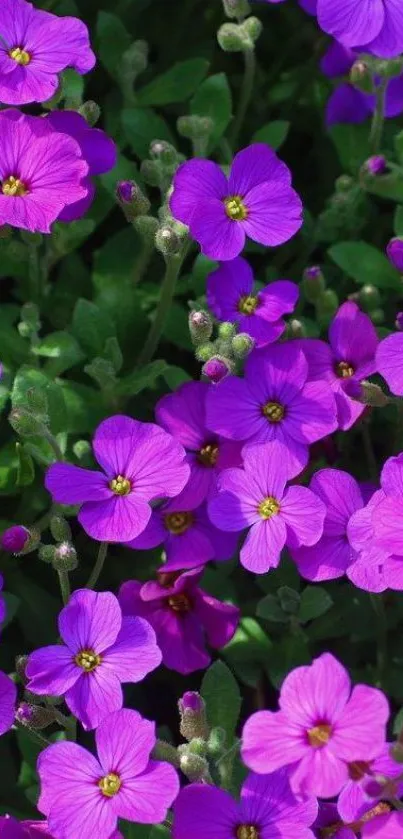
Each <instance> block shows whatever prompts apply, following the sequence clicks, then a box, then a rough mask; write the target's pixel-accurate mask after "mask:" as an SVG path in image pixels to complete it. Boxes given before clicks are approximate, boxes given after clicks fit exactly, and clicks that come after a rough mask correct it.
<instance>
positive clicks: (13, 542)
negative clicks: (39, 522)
mask: <svg viewBox="0 0 403 839" xmlns="http://www.w3.org/2000/svg"><path fill="white" fill-rule="evenodd" d="M30 536H31V534H30V532H29V530H27V528H26V527H23V525H22V524H14V525H13V527H8V528H7V530H5V531H4V533H2V536H1V547H2V550H3V551H7V553H11V554H19V553H21V551H23V550H24V548H25V546H26V544H27V542H28V540H29V539H30Z"/></svg>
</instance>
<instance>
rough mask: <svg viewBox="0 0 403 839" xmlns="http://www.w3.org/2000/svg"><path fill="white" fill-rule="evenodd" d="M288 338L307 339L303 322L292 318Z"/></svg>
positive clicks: (288, 326) (289, 323) (288, 327)
mask: <svg viewBox="0 0 403 839" xmlns="http://www.w3.org/2000/svg"><path fill="white" fill-rule="evenodd" d="M287 337H288V338H306V329H305V326H304V324H303V323H302V321H300V320H298V318H291V320H289V321H288V324H287Z"/></svg>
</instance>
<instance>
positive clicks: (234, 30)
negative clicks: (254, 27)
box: [217, 23, 253, 52]
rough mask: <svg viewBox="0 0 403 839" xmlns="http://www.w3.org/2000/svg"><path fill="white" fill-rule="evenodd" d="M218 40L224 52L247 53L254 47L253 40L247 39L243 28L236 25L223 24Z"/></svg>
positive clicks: (218, 33)
mask: <svg viewBox="0 0 403 839" xmlns="http://www.w3.org/2000/svg"><path fill="white" fill-rule="evenodd" d="M217 40H218V43H219V45H220V47H221V49H222V50H224V52H245V50H246V49H252V47H253V43H252V41H251V39H250V38H247V37H245V33H244V32H243V30H242V28H241V26H240V25H238V24H236V23H223V25H222V26H220V28H219V30H218V32H217Z"/></svg>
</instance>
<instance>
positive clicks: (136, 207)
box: [116, 181, 151, 221]
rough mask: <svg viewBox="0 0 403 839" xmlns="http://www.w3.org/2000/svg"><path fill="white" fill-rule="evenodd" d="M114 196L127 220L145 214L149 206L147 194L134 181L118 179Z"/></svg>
mask: <svg viewBox="0 0 403 839" xmlns="http://www.w3.org/2000/svg"><path fill="white" fill-rule="evenodd" d="M116 198H117V199H118V201H119V204H120V206H121V208H122V210H123V212H124V214H125V216H126V218H127V220H128V221H133V220H134V219H135V218H137V216H144V215H146V214H147V213H148V211H149V209H150V207H151V204H150V201H149V200H148V198H147V196H146V195H144V193H143V192H142V190H141V189H140V187H139V186H138V185H137V184H136V183H135V182H134V181H119V182H118V184H117V186H116Z"/></svg>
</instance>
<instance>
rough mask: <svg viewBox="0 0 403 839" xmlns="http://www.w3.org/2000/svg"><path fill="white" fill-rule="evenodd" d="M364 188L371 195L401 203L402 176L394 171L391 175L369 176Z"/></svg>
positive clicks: (402, 200) (402, 199)
mask: <svg viewBox="0 0 403 839" xmlns="http://www.w3.org/2000/svg"><path fill="white" fill-rule="evenodd" d="M365 189H366V191H367V192H369V193H371V195H378V196H379V198H385V199H387V200H388V201H396V202H397V203H399V204H403V177H402V176H401V175H400V174H396V173H395V172H393V173H392V174H391V175H383V176H380V177H376V178H371V180H368V182H366V183H365Z"/></svg>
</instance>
